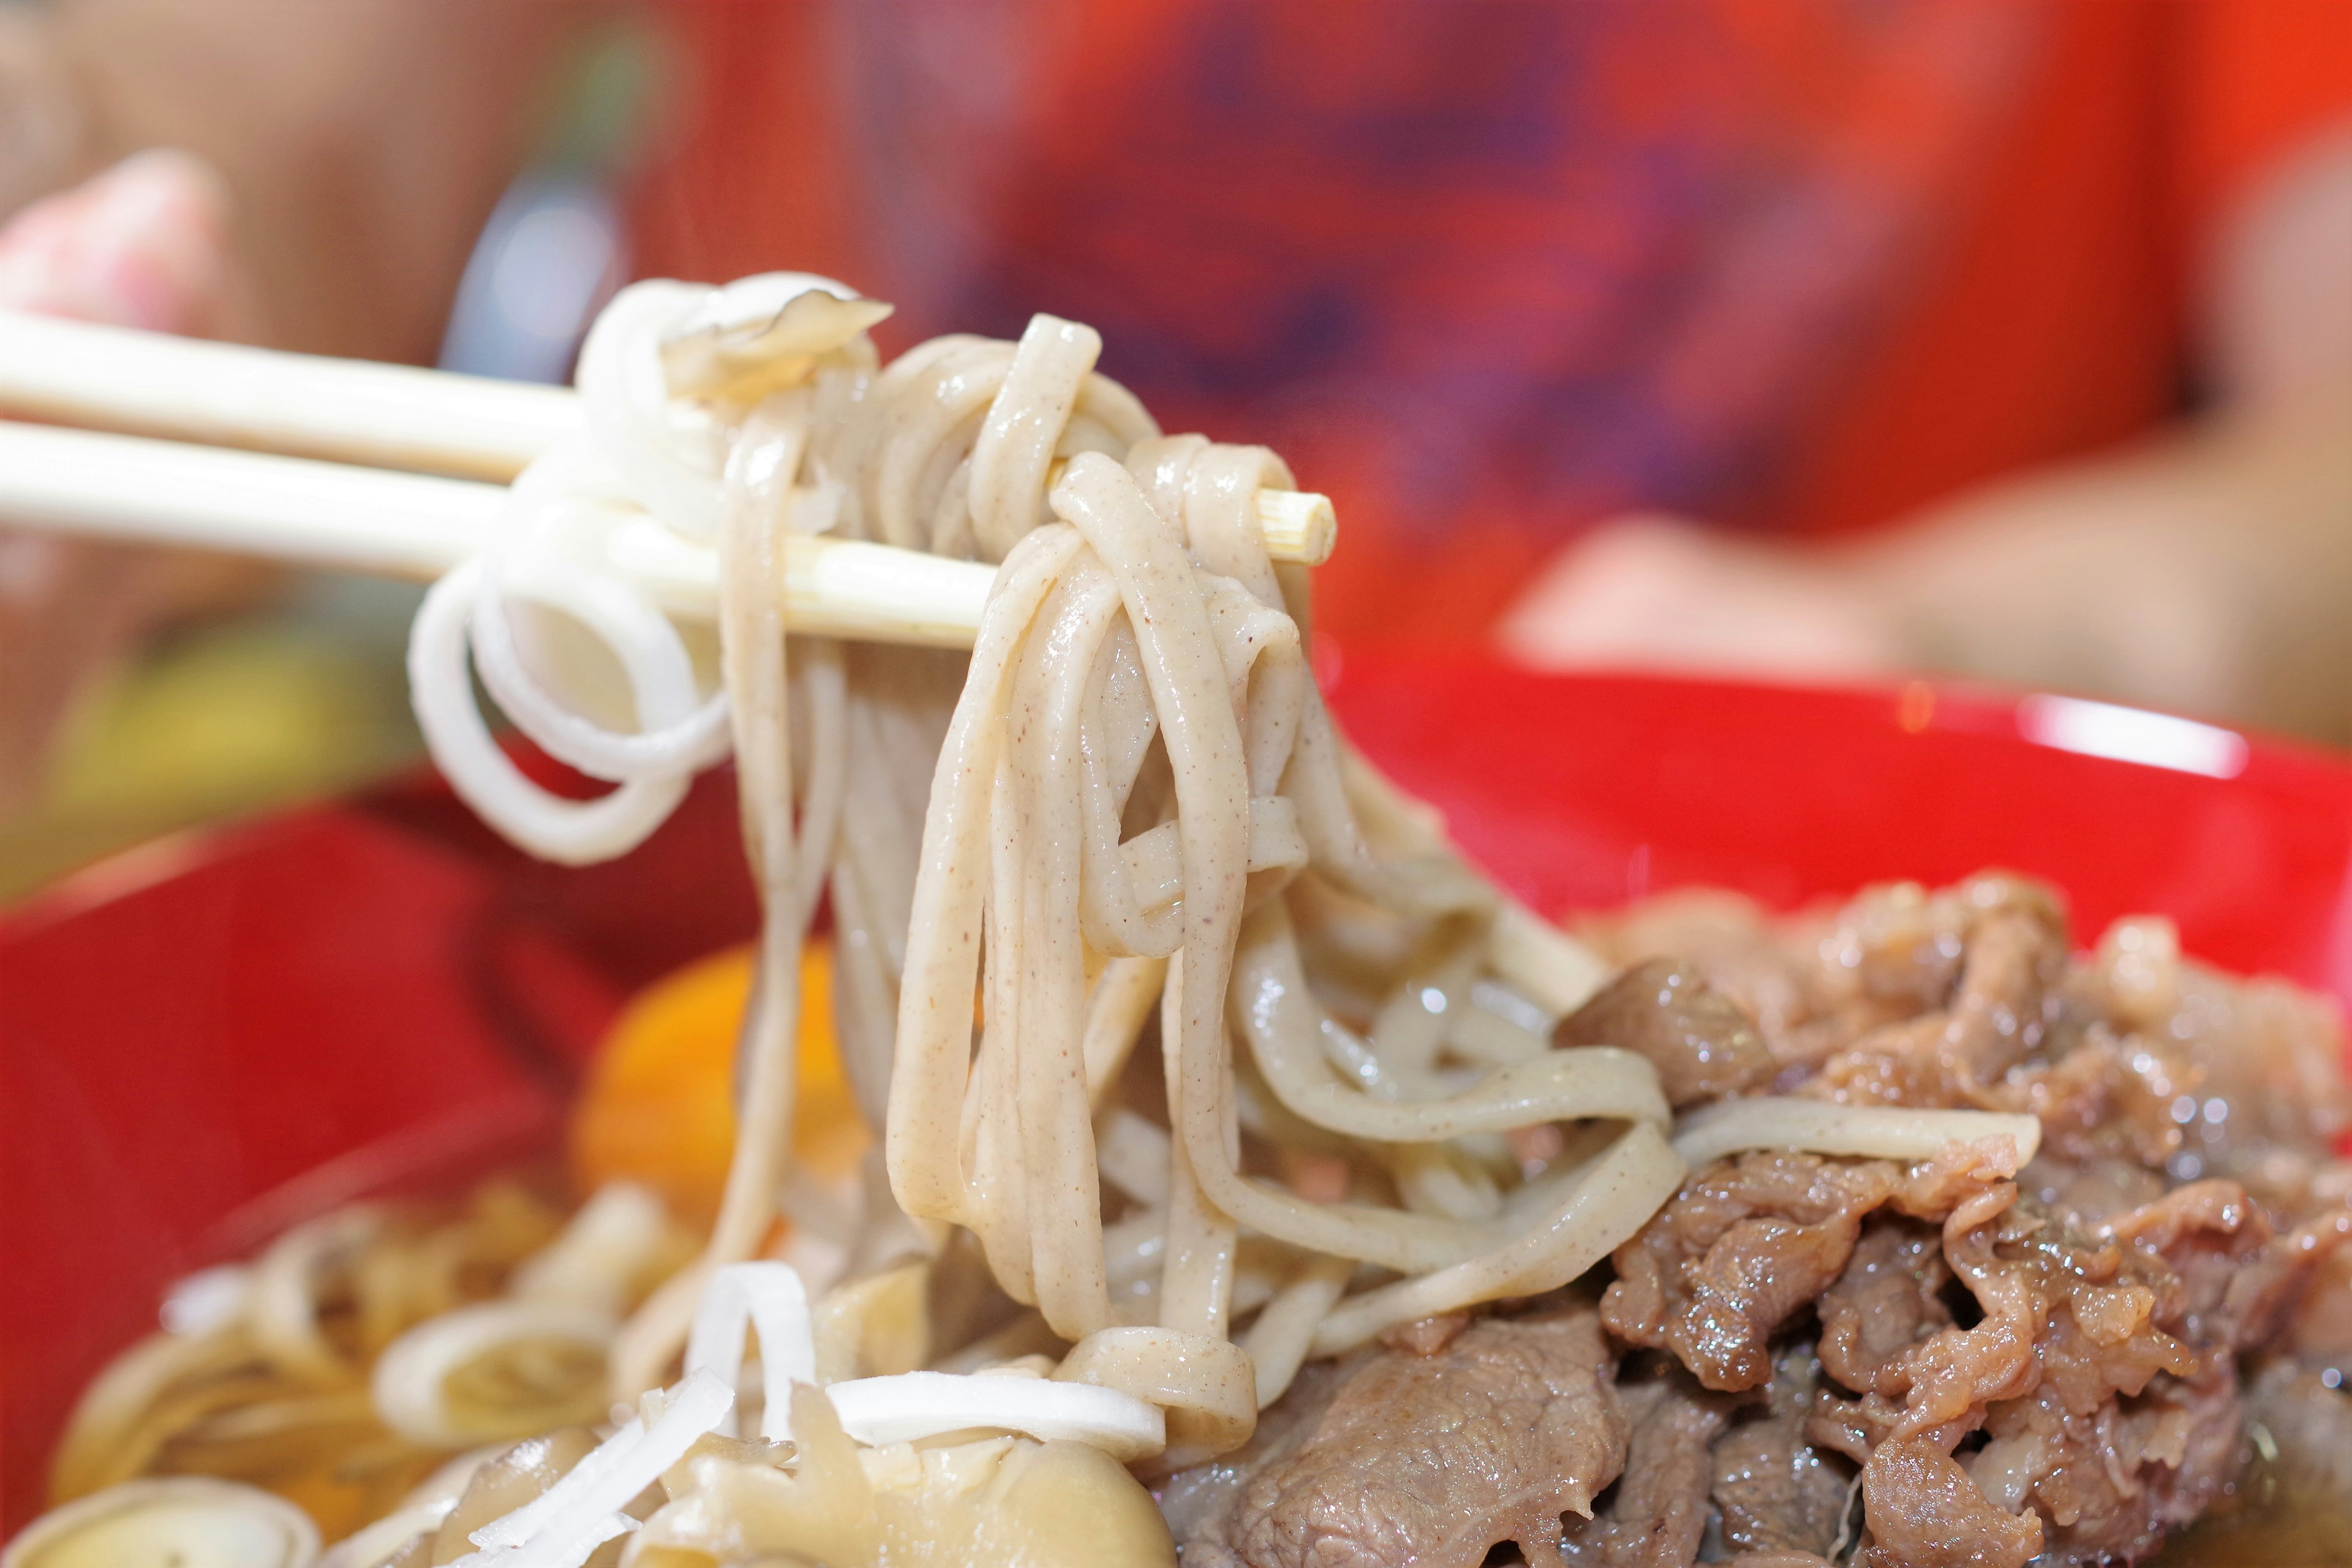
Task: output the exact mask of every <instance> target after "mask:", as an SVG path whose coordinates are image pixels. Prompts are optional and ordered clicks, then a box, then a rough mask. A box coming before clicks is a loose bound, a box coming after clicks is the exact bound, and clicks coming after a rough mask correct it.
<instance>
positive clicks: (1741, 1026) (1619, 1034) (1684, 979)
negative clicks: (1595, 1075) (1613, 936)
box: [1552, 958, 1776, 1108]
mask: <svg viewBox="0 0 2352 1568" xmlns="http://www.w3.org/2000/svg"><path fill="white" fill-rule="evenodd" d="M1552 1044H1554V1045H1556V1046H1619V1047H1623V1048H1624V1049H1626V1050H1629V1051H1638V1052H1640V1053H1641V1054H1642V1055H1643V1056H1644V1057H1647V1058H1649V1060H1650V1065H1651V1066H1653V1067H1654V1068H1657V1069H1658V1082H1659V1085H1660V1086H1661V1087H1662V1088H1663V1089H1664V1090H1665V1094H1666V1100H1667V1101H1668V1103H1670V1104H1672V1105H1674V1106H1675V1107H1676V1108H1680V1107H1682V1106H1685V1105H1696V1104H1697V1103H1698V1102H1699V1101H1700V1100H1720V1099H1722V1098H1723V1097H1724V1096H1726V1095H1731V1094H1745V1093H1747V1092H1748V1090H1749V1089H1757V1088H1760V1087H1761V1086H1763V1085H1765V1084H1767V1083H1769V1082H1770V1081H1771V1079H1772V1075H1773V1073H1774V1071H1775V1070H1776V1068H1775V1066H1774V1063H1773V1060H1772V1053H1771V1052H1770V1051H1769V1049H1767V1048H1766V1047H1765V1045H1764V1037H1763V1036H1761V1035H1759V1033H1757V1031H1756V1026H1755V1025H1754V1024H1752V1023H1750V1022H1748V1016H1747V1015H1746V1014H1745V1013H1742V1012H1741V1011H1740V1010H1739V1008H1738V1006H1737V1005H1735V1004H1734V1003H1733V1002H1732V1000H1731V999H1730V998H1729V997H1727V996H1726V995H1724V994H1722V993H1721V992H1719V991H1717V990H1716V989H1715V988H1714V987H1712V986H1710V985H1708V984H1707V983H1706V981H1705V980H1703V979H1701V978H1700V977H1699V973H1698V971H1697V969H1696V968H1695V967H1694V966H1692V965H1690V964H1688V963H1682V962H1681V961H1679V960H1676V959H1670V958H1657V959H1652V960H1650V961H1649V962H1648V963H1637V964H1635V965H1634V966H1633V968H1631V969H1629V970H1627V971H1626V972H1625V973H1622V974H1621V975H1619V976H1618V977H1617V978H1616V979H1615V980H1614V981H1612V983H1611V984H1609V985H1608V986H1606V987H1605V988H1604V989H1603V990H1602V991H1601V994H1599V995H1597V996H1595V997H1593V998H1592V1000H1591V1001H1590V1002H1587V1003H1586V1004H1585V1005H1583V1006H1581V1007H1579V1008H1578V1009H1577V1010H1576V1011H1575V1012H1573V1013H1570V1015H1569V1016H1567V1017H1565V1018H1563V1019H1561V1020H1560V1023H1559V1028H1558V1029H1557V1030H1556V1031H1554V1033H1553V1036H1552Z"/></svg>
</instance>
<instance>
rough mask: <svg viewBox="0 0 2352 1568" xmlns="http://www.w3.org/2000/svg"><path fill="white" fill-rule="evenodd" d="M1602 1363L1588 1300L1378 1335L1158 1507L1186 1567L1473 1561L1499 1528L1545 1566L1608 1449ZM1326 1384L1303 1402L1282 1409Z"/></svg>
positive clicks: (1344, 1567) (1611, 1427) (1176, 1482)
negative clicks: (1424, 1337)
mask: <svg viewBox="0 0 2352 1568" xmlns="http://www.w3.org/2000/svg"><path fill="white" fill-rule="evenodd" d="M1614 1375H1615V1358H1614V1356H1613V1355H1612V1352H1610V1349H1609V1346H1608V1343H1607V1342H1606V1341H1605V1340H1604V1339H1603V1338H1602V1337H1601V1324H1600V1321H1599V1320H1598V1319H1597V1318H1596V1317H1595V1316H1594V1315H1593V1313H1592V1312H1591V1310H1586V1309H1576V1310H1568V1311H1565V1312H1560V1313H1558V1314H1555V1315H1550V1316H1545V1317H1536V1318H1519V1319H1505V1318H1486V1319H1483V1320H1481V1321H1478V1322H1475V1323H1474V1324H1472V1325H1471V1326H1470V1327H1469V1328H1468V1329H1467V1330H1465V1331H1464V1332H1463V1333H1462V1334H1461V1336H1460V1337H1459V1338H1457V1339H1455V1340H1454V1342H1452V1343H1451V1344H1450V1345H1447V1346H1446V1347H1445V1348H1444V1350H1442V1351H1440V1352H1437V1353H1436V1354H1434V1355H1428V1356H1420V1355H1413V1354H1412V1353H1410V1352H1403V1351H1399V1350H1395V1349H1384V1350H1381V1351H1378V1352H1373V1353H1371V1354H1370V1355H1368V1356H1366V1357H1363V1358H1362V1359H1361V1360H1360V1361H1358V1362H1356V1363H1353V1364H1352V1365H1351V1366H1349V1368H1346V1369H1344V1370H1342V1371H1339V1372H1337V1373H1334V1374H1332V1375H1331V1376H1330V1378H1329V1380H1328V1383H1327V1382H1324V1381H1320V1380H1318V1381H1315V1382H1310V1383H1307V1384H1306V1385H1305V1386H1304V1387H1303V1388H1300V1389H1294V1391H1293V1393H1292V1394H1286V1395H1285V1396H1284V1398H1283V1399H1282V1400H1279V1401H1276V1405H1275V1406H1274V1408H1273V1409H1271V1410H1269V1411H1268V1412H1266V1418H1265V1420H1263V1421H1261V1423H1260V1430H1261V1434H1263V1433H1264V1432H1265V1431H1266V1430H1267V1429H1269V1428H1272V1429H1273V1430H1275V1431H1276V1433H1277V1434H1278V1435H1277V1436H1276V1437H1275V1438H1274V1439H1273V1440H1272V1441H1271V1442H1270V1443H1269V1444H1268V1445H1266V1446H1265V1447H1260V1448H1257V1452H1256V1453H1255V1455H1254V1456H1251V1457H1249V1458H1241V1457H1238V1456H1236V1457H1229V1458H1228V1459H1227V1460H1226V1461H1223V1462H1221V1463H1220V1464H1218V1465H1215V1466H1207V1467H1202V1469H1203V1470H1211V1471H1214V1472H1217V1473H1216V1474H1214V1475H1212V1476H1210V1477H1208V1478H1207V1479H1202V1477H1201V1473H1200V1472H1198V1471H1194V1472H1186V1473H1185V1474H1183V1475H1180V1476H1178V1477H1176V1478H1174V1479H1172V1480H1171V1482H1170V1484H1169V1487H1168V1489H1167V1494H1166V1495H1165V1496H1164V1497H1163V1500H1162V1507H1163V1510H1165V1511H1166V1512H1167V1513H1168V1515H1169V1518H1170V1522H1171V1528H1173V1529H1174V1531H1175V1533H1176V1535H1177V1538H1178V1540H1179V1541H1180V1542H1181V1543H1182V1545H1183V1549H1184V1553H1185V1555H1184V1561H1185V1563H1186V1564H1187V1565H1188V1568H1191V1565H1193V1564H1198V1563H1234V1562H1238V1563H1245V1564H1247V1565H1248V1568H1388V1565H1391V1564H1402V1563H1414V1564H1427V1565H1428V1568H1454V1565H1459V1568H1475V1564H1477V1563H1482V1562H1484V1561H1485V1560H1486V1554H1487V1552H1489V1551H1490V1550H1491V1549H1492V1548H1493V1547H1495V1546H1496V1544H1498V1543H1500V1542H1506V1541H1510V1542H1517V1544H1518V1547H1519V1550H1520V1551H1521V1552H1523V1553H1525V1554H1526V1556H1527V1559H1528V1562H1530V1563H1557V1562H1559V1546H1558V1542H1559V1531H1560V1516H1561V1515H1563V1514H1568V1513H1577V1514H1584V1513H1589V1512H1590V1511H1591V1506H1592V1499H1593V1497H1594V1496H1595V1494H1597V1493H1598V1492H1600V1491H1601V1489H1603V1488H1604V1487H1606V1486H1607V1485H1608V1484H1609V1483H1610V1482H1611V1481H1612V1480H1614V1479H1616V1477H1617V1473H1618V1471H1619V1469H1620V1468H1622V1466H1623V1464H1624V1459H1625V1436H1626V1425H1625V1417H1624V1415H1623V1413H1622V1411H1621V1410H1620V1408H1619V1405H1618V1401H1617V1396H1616V1394H1615V1392H1614V1388H1613V1386H1612V1385H1613V1379H1614ZM1327 1387H1328V1389H1329V1393H1328V1399H1329V1403H1328V1405H1327V1406H1325V1408H1324V1409H1323V1410H1322V1411H1321V1412H1320V1414H1319V1415H1314V1416H1312V1417H1311V1418H1308V1419H1297V1420H1291V1419H1288V1418H1286V1416H1285V1415H1283V1414H1282V1406H1283V1405H1285V1404H1286V1403H1288V1402H1289V1401H1290V1400H1291V1399H1292V1398H1294V1397H1298V1396H1299V1395H1301V1394H1304V1395H1306V1396H1307V1398H1308V1399H1310V1400H1311V1399H1313V1398H1315V1397H1319V1396H1321V1395H1322V1391H1323V1390H1324V1389H1326V1388H1327ZM1253 1447H1256V1444H1255V1440H1254V1442H1253ZM1249 1453H1250V1451H1249V1450H1244V1455H1248V1454H1249ZM1253 1466H1254V1467H1255V1468H1251V1467H1253ZM1221 1500H1223V1507H1222V1508H1220V1506H1219V1504H1220V1501H1221Z"/></svg>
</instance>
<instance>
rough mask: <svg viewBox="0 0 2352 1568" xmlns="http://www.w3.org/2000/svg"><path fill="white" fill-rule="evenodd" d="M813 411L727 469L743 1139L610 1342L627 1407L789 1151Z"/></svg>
mask: <svg viewBox="0 0 2352 1568" xmlns="http://www.w3.org/2000/svg"><path fill="white" fill-rule="evenodd" d="M808 401H809V400H808V398H807V396H806V395H805V394H803V393H793V392H788V393H784V394H782V395H778V396H776V397H774V398H772V399H770V400H769V403H768V404H766V405H762V406H761V408H760V409H758V410H756V411H755V412H754V413H753V414H752V415H751V417H750V418H749V419H748V420H747V421H746V425H745V428H744V430H743V431H742V432H741V434H740V437H739V438H738V440H737V442H736V444H735V446H734V448H733V455H732V458H731V460H730V463H729V465H728V472H727V505H726V508H725V510H724V513H723V515H722V519H721V522H720V548H721V571H720V573H719V642H720V657H721V659H722V662H723V664H724V667H725V676H726V681H727V689H728V694H729V697H730V701H731V704H732V706H731V710H730V711H731V718H732V721H733V726H734V732H735V766H736V773H737V779H738V796H737V798H738V801H739V803H740V812H741V816H742V820H743V842H744V849H745V853H746V855H747V856H748V858H750V860H751V869H752V881H753V885H754V887H755V888H756V889H757V891H758V894H759V898H760V907H761V924H760V945H759V952H758V958H757V962H756V964H755V966H754V970H753V975H752V984H751V1005H750V1006H748V1007H747V1008H746V1009H745V1010H744V1016H743V1023H742V1027H741V1032H740V1036H739V1037H738V1040H737V1044H736V1084H737V1098H738V1101H739V1105H738V1115H737V1118H736V1124H737V1128H738V1131H737V1137H736V1148H735V1153H734V1156H733V1159H732V1160H731V1162H730V1165H729V1168H728V1173H727V1185H726V1189H725V1192H724V1194H722V1196H721V1198H720V1200H719V1215H718V1218H717V1219H716V1220H715V1221H714V1222H713V1223H712V1226H711V1232H710V1238H709V1242H708V1243H707V1244H706V1245H705V1247H704V1248H703V1254H702V1257H701V1258H699V1259H698V1260H697V1262H696V1263H695V1265H694V1266H693V1267H692V1268H688V1269H686V1270H684V1271H683V1272H681V1273H680V1274H678V1275H677V1277H675V1278H674V1279H670V1280H669V1281H667V1283H666V1284H664V1285H663V1287H662V1288H661V1289H659V1290H657V1291H656V1293H655V1294H654V1296H653V1298H652V1299H651V1300H649V1301H648V1302H647V1303H646V1306H645V1307H643V1308H642V1309H640V1310H639V1311H638V1312H637V1314H636V1315H635V1318H634V1319H633V1320H632V1321H630V1323H629V1324H628V1325H627V1326H626V1328H625V1329H624V1330H623V1331H622V1333H621V1335H620V1336H619V1338H618V1339H617V1340H616V1341H615V1342H614V1347H613V1352H612V1374H613V1384H614V1392H615V1394H616V1395H617V1396H618V1397H621V1398H630V1397H633V1396H634V1395H635V1394H636V1393H637V1392H639V1391H641V1390H643V1389H646V1388H649V1387H655V1386H658V1385H659V1384H661V1383H663V1382H664V1381H666V1379H665V1378H664V1376H663V1370H664V1368H665V1367H666V1366H667V1363H669V1361H670V1359H671V1358H672V1357H673V1356H675V1355H676V1354H677V1352H678V1351H679V1349H680V1348H682V1346H683V1345H684V1343H685V1337H686V1331H687V1327H688V1324H689V1323H690V1322H691V1321H692V1320H693V1315H694V1309H695V1305H696V1303H697V1302H698V1300H699V1299H700V1296H701V1293H702V1287H703V1285H704V1284H705V1283H706V1282H707V1281H708V1280H709V1276H710V1274H711V1273H712V1271H714V1270H716V1269H717V1268H720V1267H722V1266H723V1265H726V1264H729V1263H737V1262H741V1261H742V1260H744V1259H746V1258H751V1257H752V1256H753V1255H754V1254H755V1253H756V1252H757V1251H758V1250H759V1247H760V1245H761V1242H762V1241H764V1240H765V1239H766V1237H767V1232H768V1227H769V1226H770V1225H771V1224H772V1223H773V1221H774V1219H775V1213H776V1194H777V1192H778V1190H779V1188H780V1187H781V1186H782V1181H783V1175H784V1170H785V1163H786V1161H787V1160H788V1159H789V1158H790V1156H791V1152H792V1149H791V1138H792V1121H793V1100H794V1099H795V1098H796V1089H797V1087H798V1078H799V1074H798V1061H797V1058H796V1055H795V1049H794V1047H795V1042H796V1040H797V1037H798V1033H799V1025H800V970H801V962H800V960H801V941H802V935H803V931H804V930H805V928H806V921H807V918H808V915H809V914H810V913H811V912H812V910H813V908H814V900H811V899H809V898H805V897H803V893H802V883H801V879H800V876H799V860H800V853H801V847H800V846H798V845H796V844H795V842H794V837H793V761H792V726H791V723H790V722H789V720H788V717H787V711H786V707H785V703H786V698H787V692H788V680H787V673H786V669H785V664H784V626H783V615H782V600H783V595H782V582H783V574H782V539H781V537H780V535H781V530H782V520H783V516H784V506H783V501H784V498H785V495H786V493H787V492H788V491H789V489H790V487H791V485H792V482H793V477H794V476H795V475H796V474H797V473H798V472H799V470H800V460H801V454H802V451H803V447H804V445H805V442H806V427H805V426H806V409H807V405H808ZM812 847H813V846H812ZM812 880H813V879H812Z"/></svg>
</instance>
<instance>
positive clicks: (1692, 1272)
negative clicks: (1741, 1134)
mask: <svg viewBox="0 0 2352 1568" xmlns="http://www.w3.org/2000/svg"><path fill="white" fill-rule="evenodd" d="M1997 1160H1998V1155H1997V1152H1995V1151H1994V1150H1993V1149H1990V1148H1988V1147H1983V1146H1976V1145H1969V1146H1955V1148H1954V1149H1953V1150H1952V1152H1951V1153H1950V1155H1949V1156H1948V1158H1946V1159H1942V1160H1938V1161H1930V1162H1923V1163H1921V1164H1920V1165H1919V1166H1917V1167H1916V1168H1915V1169H1913V1170H1912V1171H1909V1172H1906V1171H1905V1170H1904V1168H1903V1167H1902V1166H1900V1165H1896V1164H1895V1163H1891V1162H1889V1161H1885V1160H1838V1159H1827V1158H1823V1157H1822V1156H1819V1155H1813V1154H1787V1153H1776V1152H1758V1153H1750V1154H1742V1155H1738V1156H1737V1157H1735V1158H1733V1159H1729V1160H1724V1161H1719V1162H1717V1163H1715V1164H1713V1165H1709V1166H1707V1167H1706V1169H1704V1170H1702V1171H1699V1172H1697V1173H1696V1174H1694V1175H1693V1176H1692V1177H1691V1178H1690V1179H1689V1180H1687V1181H1685V1183H1684V1184H1683V1186H1682V1190H1681V1191H1680V1192H1678V1193H1676V1194H1675V1196H1674V1197H1673V1198H1672V1199H1670V1200H1669V1201H1668V1202H1667V1204H1666V1205H1665V1206H1664V1208H1662V1209H1660V1210H1659V1211H1658V1212H1657V1214H1656V1215H1654V1216H1652V1218H1651V1220H1650V1222H1649V1223H1648V1224H1647V1225H1645V1226H1643V1227H1642V1228H1641V1230H1639V1231H1638V1232H1636V1233H1635V1234H1634V1236H1633V1239H1631V1240H1629V1241H1627V1242H1626V1243H1625V1244H1624V1245H1623V1246H1622V1247H1618V1248H1617V1250H1616V1252H1615V1254H1614V1255H1613V1259H1612V1260H1613V1262H1614V1263H1615V1265H1616V1269H1617V1279H1616V1280H1615V1282H1614V1283H1612V1285H1611V1286H1610V1287H1609V1290H1608V1293H1607V1294H1606V1295H1605V1296H1603V1297H1602V1299H1601V1317H1602V1319H1603V1320H1604V1321H1606V1322H1607V1323H1608V1325H1609V1330H1610V1331H1611V1332H1612V1333H1613V1334H1615V1335H1617V1337H1618V1338H1620V1339H1622V1340H1624V1341H1626V1342H1629V1343H1632V1344H1637V1345H1643V1346H1645V1347H1648V1348H1651V1349H1669V1350H1672V1351H1673V1352H1675V1355H1676V1356H1678V1357H1679V1358H1681V1360H1682V1363H1683V1364H1684V1365H1685V1366H1686V1367H1688V1368H1689V1369H1690V1370H1691V1372H1692V1373H1693V1374H1694V1375H1695V1376H1696V1377H1697V1379H1698V1380H1699V1382H1700V1383H1702V1384H1705V1385H1706V1386H1707V1387H1708V1388H1712V1389H1717V1390H1720V1391H1724V1392H1738V1390H1741V1389H1748V1388H1755V1387H1758V1386H1759V1385H1760V1384H1762V1383H1763V1382H1764V1381H1765V1379H1766V1378H1768V1377H1769V1376H1770V1375H1771V1370H1772V1363H1771V1358H1770V1355H1769V1352H1768V1351H1767V1348H1766V1346H1767V1342H1768V1341H1769V1339H1770V1338H1771V1336H1772V1334H1773V1333H1774V1332H1775V1331H1778V1330H1779V1329H1780V1326H1781V1325H1782V1324H1783V1323H1785V1322H1786V1321H1789V1319H1790V1317H1791V1316H1792V1315H1793V1314H1795V1313H1796V1312H1798V1311H1799V1310H1801V1309H1803V1308H1805V1307H1807V1306H1809V1305H1810V1304H1811V1302H1812V1300H1813V1299H1814V1298H1815V1297H1816V1296H1819V1295H1820V1294H1821V1293H1822V1290H1823V1289H1825V1288H1827V1287H1828V1285H1829V1284H1830V1282H1831V1281H1832V1280H1834V1279H1837V1278H1838V1277H1839V1276H1840V1275H1841V1274H1842V1273H1843V1271H1844V1269H1845V1267H1846V1261H1847V1259H1848V1258H1850V1257H1851V1256H1852V1255H1853V1247H1854V1243H1855V1241H1856V1240H1857V1238H1858V1237H1860V1235H1861V1232H1862V1224H1863V1221H1864V1218H1865V1217H1867V1216H1868V1215H1870V1214H1872V1213H1874V1211H1876V1210H1877V1209H1879V1208H1880V1207H1881V1206H1882V1205H1894V1206H1895V1208H1896V1209H1897V1210H1898V1211H1899V1212H1902V1213H1905V1214H1909V1215H1916V1216H1917V1217H1920V1218H1925V1219H1941V1218H1942V1217H1943V1216H1944V1215H1947V1214H1948V1213H1950V1212H1951V1211H1952V1209H1953V1208H1954V1206H1955V1205H1958V1204H1960V1203H1963V1202H1965V1201H1968V1200H1969V1198H1970V1197H1971V1194H1979V1193H1982V1192H1983V1191H1985V1190H1987V1189H1988V1187H1990V1186H2005V1184H2004V1183H2002V1182H2001V1178H2002V1177H2004V1176H2005V1175H2007V1174H2008V1172H2007V1170H2006V1168H2005V1167H2001V1166H2000V1165H1999V1164H1998V1163H1997Z"/></svg>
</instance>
